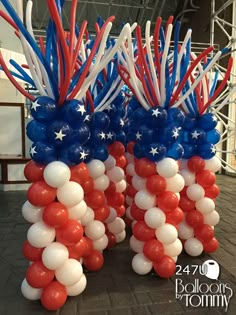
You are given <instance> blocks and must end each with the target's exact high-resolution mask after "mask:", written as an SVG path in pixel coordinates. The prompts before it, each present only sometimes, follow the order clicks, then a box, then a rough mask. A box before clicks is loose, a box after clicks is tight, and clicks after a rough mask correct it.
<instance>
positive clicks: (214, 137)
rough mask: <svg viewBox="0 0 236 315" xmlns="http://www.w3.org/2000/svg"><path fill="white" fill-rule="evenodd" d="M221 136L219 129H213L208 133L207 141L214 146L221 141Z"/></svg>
mask: <svg viewBox="0 0 236 315" xmlns="http://www.w3.org/2000/svg"><path fill="white" fill-rule="evenodd" d="M220 138H221V134H220V132H219V131H218V130H217V129H213V130H211V131H208V132H207V133H206V141H207V142H209V143H212V144H217V143H218V142H219V141H220Z"/></svg>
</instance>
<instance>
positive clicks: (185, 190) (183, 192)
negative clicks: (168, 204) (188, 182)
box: [179, 186, 188, 196]
mask: <svg viewBox="0 0 236 315" xmlns="http://www.w3.org/2000/svg"><path fill="white" fill-rule="evenodd" d="M187 189H188V186H184V188H183V189H182V190H181V191H180V192H179V193H180V196H187V193H186V192H187Z"/></svg>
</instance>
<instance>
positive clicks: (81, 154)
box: [80, 150, 88, 161]
mask: <svg viewBox="0 0 236 315" xmlns="http://www.w3.org/2000/svg"><path fill="white" fill-rule="evenodd" d="M87 156H88V153H85V151H84V150H83V151H81V152H80V159H81V160H83V161H84V160H85V159H86V157H87Z"/></svg>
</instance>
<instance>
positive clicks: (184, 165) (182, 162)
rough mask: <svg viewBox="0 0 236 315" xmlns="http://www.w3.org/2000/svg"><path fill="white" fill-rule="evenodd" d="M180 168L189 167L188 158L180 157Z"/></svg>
mask: <svg viewBox="0 0 236 315" xmlns="http://www.w3.org/2000/svg"><path fill="white" fill-rule="evenodd" d="M179 162H180V170H182V169H187V168H188V160H185V159H180V160H179Z"/></svg>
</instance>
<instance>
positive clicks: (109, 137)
mask: <svg viewBox="0 0 236 315" xmlns="http://www.w3.org/2000/svg"><path fill="white" fill-rule="evenodd" d="M112 138H113V134H112V133H111V132H108V133H107V139H111V140H112Z"/></svg>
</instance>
